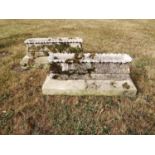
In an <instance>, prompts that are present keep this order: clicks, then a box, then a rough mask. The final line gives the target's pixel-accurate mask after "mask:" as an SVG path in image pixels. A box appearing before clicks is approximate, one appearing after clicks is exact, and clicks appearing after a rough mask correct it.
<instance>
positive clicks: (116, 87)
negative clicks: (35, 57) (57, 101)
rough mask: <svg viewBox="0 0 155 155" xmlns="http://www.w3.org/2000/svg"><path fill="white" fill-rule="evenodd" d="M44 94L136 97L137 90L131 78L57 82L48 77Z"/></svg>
mask: <svg viewBox="0 0 155 155" xmlns="http://www.w3.org/2000/svg"><path fill="white" fill-rule="evenodd" d="M42 92H43V94H44V95H77V96H78V95H80V96H81V95H82V96H83V95H106V96H118V95H119V96H130V97H134V96H135V95H136V92H137V90H136V88H135V86H134V84H133V82H132V80H131V79H130V78H127V79H126V80H120V81H114V80H81V79H78V80H55V79H52V78H51V77H50V76H47V78H46V80H45V82H44V84H43V86H42Z"/></svg>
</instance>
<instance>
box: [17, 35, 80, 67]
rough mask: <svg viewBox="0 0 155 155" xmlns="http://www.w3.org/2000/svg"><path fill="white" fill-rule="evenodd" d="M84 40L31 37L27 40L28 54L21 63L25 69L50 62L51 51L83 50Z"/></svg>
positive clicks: (77, 38)
mask: <svg viewBox="0 0 155 155" xmlns="http://www.w3.org/2000/svg"><path fill="white" fill-rule="evenodd" d="M82 42H83V40H82V39H81V38H79V37H75V38H67V37H61V38H60V37H58V38H30V39H27V40H25V42H24V43H25V45H26V55H25V56H24V58H23V59H22V60H21V62H20V64H21V67H22V68H23V69H27V68H29V67H32V66H35V67H40V66H42V65H46V64H48V59H47V58H48V56H49V53H51V52H52V53H55V52H61V53H62V52H79V51H82Z"/></svg>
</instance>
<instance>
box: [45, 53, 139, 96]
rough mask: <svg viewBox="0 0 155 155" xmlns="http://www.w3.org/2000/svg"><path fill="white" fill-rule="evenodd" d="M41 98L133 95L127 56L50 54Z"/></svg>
mask: <svg viewBox="0 0 155 155" xmlns="http://www.w3.org/2000/svg"><path fill="white" fill-rule="evenodd" d="M48 61H49V63H50V74H49V75H48V76H47V77H46V80H45V82H44V84H43V86H42V92H43V94H44V95H106V96H117V95H119V96H135V95H136V93H137V89H136V87H135V85H134V83H133V82H132V80H131V78H130V67H129V63H130V62H131V61H132V58H131V57H130V56H129V55H127V54H100V53H96V54H91V53H50V55H49V57H48Z"/></svg>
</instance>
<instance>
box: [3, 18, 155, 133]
mask: <svg viewBox="0 0 155 155" xmlns="http://www.w3.org/2000/svg"><path fill="white" fill-rule="evenodd" d="M48 36H51V37H57V36H69V37H74V36H79V37H82V38H83V39H84V49H85V51H89V52H93V51H97V52H126V53H128V54H130V55H131V56H132V57H133V58H134V62H133V63H132V65H131V70H132V73H131V76H132V78H133V80H134V81H135V84H136V86H137V88H138V94H137V97H136V98H126V97H104V96H103V97H95V96H87V97H72V96H70V97H69V96H53V97H52V96H50V97H49V98H46V97H44V96H43V95H42V93H41V86H42V84H43V81H44V80H45V77H46V74H47V71H46V70H44V69H31V70H27V71H22V70H21V69H20V66H19V61H20V60H21V58H22V57H23V56H24V55H25V47H24V43H23V41H24V40H25V39H27V38H30V37H48ZM0 134H155V20H0Z"/></svg>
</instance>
